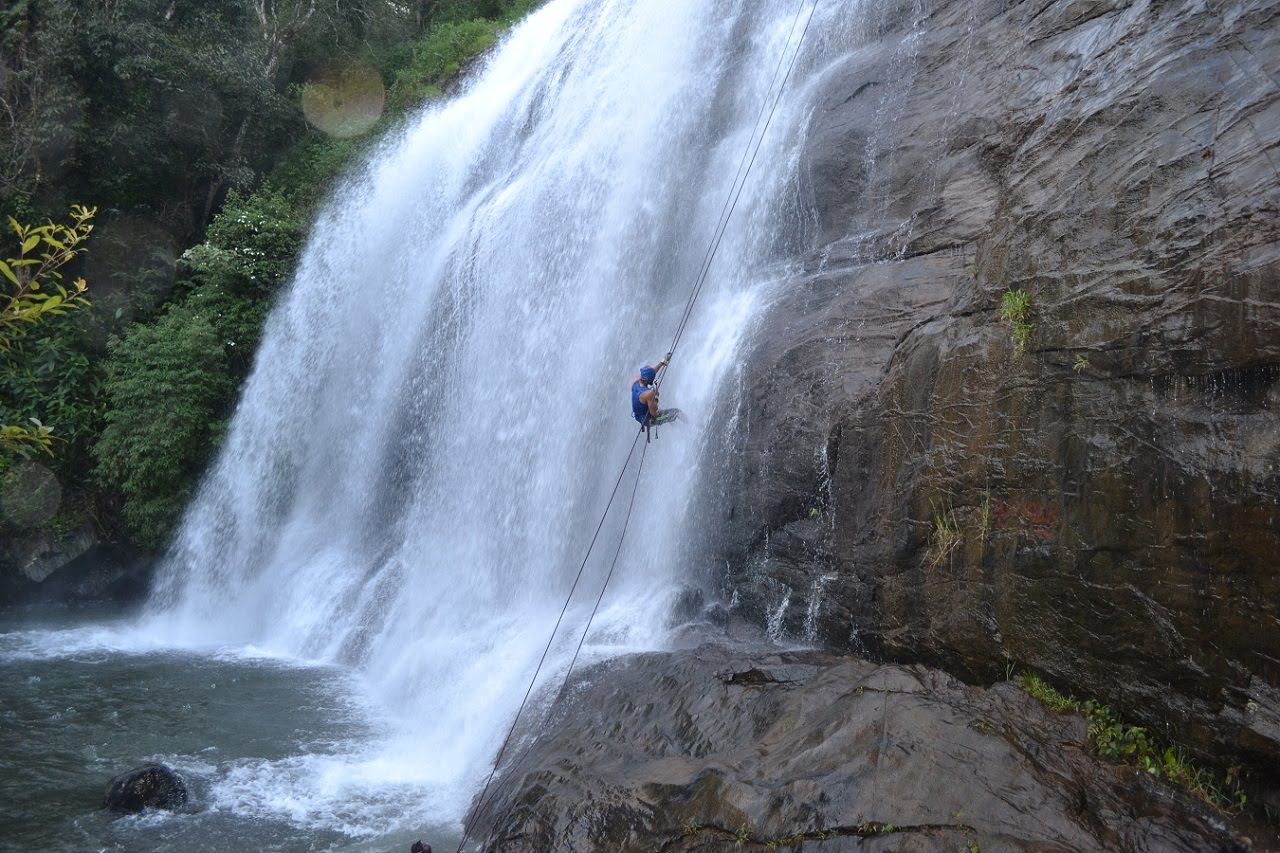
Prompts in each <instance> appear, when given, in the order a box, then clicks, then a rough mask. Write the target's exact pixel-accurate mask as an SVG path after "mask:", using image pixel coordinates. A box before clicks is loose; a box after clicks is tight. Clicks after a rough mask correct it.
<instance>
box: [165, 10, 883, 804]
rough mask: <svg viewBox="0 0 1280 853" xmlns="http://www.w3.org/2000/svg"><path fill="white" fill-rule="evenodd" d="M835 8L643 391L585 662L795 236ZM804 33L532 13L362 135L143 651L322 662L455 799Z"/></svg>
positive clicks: (623, 449)
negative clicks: (658, 423) (213, 648)
mask: <svg viewBox="0 0 1280 853" xmlns="http://www.w3.org/2000/svg"><path fill="white" fill-rule="evenodd" d="M858 5H859V4H857V3H844V4H827V6H828V7H829V8H825V9H823V10H821V12H820V13H819V20H816V21H815V23H814V28H815V32H817V31H820V32H821V35H820V36H815V37H814V38H813V39H812V40H811V41H807V42H806V43H805V54H804V56H803V57H802V59H801V62H800V63H799V64H798V66H797V69H796V76H795V77H793V79H792V81H791V82H790V83H789V84H788V89H787V97H786V98H785V99H784V101H783V103H782V105H781V107H780V108H779V112H778V115H777V116H776V117H775V118H774V124H773V127H772V129H771V131H770V133H769V134H768V135H767V137H766V138H765V140H764V147H763V149H762V151H761V153H760V157H759V160H758V162H757V163H756V166H755V171H754V172H753V174H752V175H751V179H750V181H749V182H748V183H747V185H746V188H745V192H744V194H743V197H742V200H741V202H740V204H739V205H738V208H737V212H736V214H735V218H734V220H733V223H732V226H731V227H730V228H729V230H728V233H727V235H726V237H725V240H724V244H723V245H722V246H721V248H720V252H719V255H718V257H717V259H716V262H715V266H714V267H713V269H712V272H711V275H710V279H709V283H708V285H707V288H706V290H705V291H704V293H703V295H702V296H701V299H700V301H699V303H698V307H697V310H696V311H695V313H694V316H693V320H692V324H691V326H690V328H689V330H688V332H687V334H686V336H685V338H684V340H683V342H682V345H681V348H680V351H679V352H678V357H677V360H676V362H675V365H674V369H673V370H672V372H671V373H670V376H669V381H667V382H666V384H665V385H664V387H663V390H664V393H665V394H666V396H667V398H668V399H670V400H672V401H676V402H678V404H679V405H680V406H681V407H682V408H684V409H685V411H686V412H688V413H690V414H691V415H692V422H691V423H689V424H687V425H685V426H682V427H676V428H667V429H666V430H665V431H664V433H663V435H662V437H661V440H660V441H659V442H658V443H657V444H655V445H653V446H651V448H650V449H649V451H648V455H647V459H646V463H645V464H646V468H645V472H644V482H643V483H642V485H641V488H640V490H639V494H638V497H637V499H636V505H635V511H634V516H633V523H632V527H631V529H630V532H629V536H628V539H627V541H626V545H625V547H624V549H623V551H622V556H621V561H620V563H619V566H618V571H617V575H616V576H615V580H614V584H613V586H611V588H610V594H609V595H608V596H607V597H606V599H605V602H604V606H603V608H602V611H601V615H600V616H599V617H597V621H596V622H595V628H594V629H593V636H592V638H591V639H592V643H591V644H589V646H590V648H592V649H593V650H594V654H596V655H599V654H607V653H609V652H610V651H615V650H623V649H635V648H651V647H654V646H657V645H660V644H661V642H662V632H663V617H664V609H665V607H666V605H667V602H668V601H669V599H670V595H671V593H672V592H673V591H674V590H675V589H676V588H677V585H678V584H679V582H680V581H681V579H682V577H683V576H685V575H686V574H687V573H688V572H689V571H690V570H691V567H690V566H689V565H687V563H686V561H685V560H684V559H683V555H686V554H687V553H688V552H689V549H690V548H691V547H692V545H693V544H695V543H696V541H697V539H698V536H699V533H700V531H701V530H702V527H701V524H700V520H699V519H698V518H697V517H696V513H695V512H692V511H691V509H690V508H691V507H693V506H694V505H695V500H694V498H695V493H696V489H697V487H698V483H699V478H700V473H699V462H700V460H705V459H706V458H708V454H706V453H705V452H704V451H705V449H706V442H709V441H714V440H716V437H717V436H719V435H720V434H721V433H719V432H717V431H716V430H711V429H709V428H708V422H707V421H708V419H709V416H710V413H711V412H712V410H713V403H714V402H715V400H716V399H717V394H718V393H719V392H718V389H719V388H720V387H721V385H722V383H723V382H724V380H725V378H726V377H730V376H736V374H735V357H736V354H737V352H738V347H739V343H740V342H741V341H742V339H743V338H744V336H745V335H746V334H748V332H749V328H750V323H751V319H752V316H753V312H754V311H755V309H756V308H757V306H758V304H759V303H760V302H761V301H762V300H763V299H765V298H766V296H767V293H768V289H769V285H770V284H771V283H772V282H775V281H779V280H781V279H782V278H783V277H784V275H785V269H786V256H787V249H788V247H790V246H793V245H794V244H795V242H796V241H797V240H802V239H804V234H805V222H804V219H803V217H802V216H801V215H800V214H799V210H800V205H799V204H798V203H797V201H796V193H795V186H796V171H797V169H796V164H797V161H798V152H799V147H800V144H801V142H802V130H801V129H802V128H803V127H804V126H805V124H806V122H805V121H804V118H805V115H806V109H807V107H806V105H805V93H806V91H807V90H806V80H808V79H809V78H810V77H812V75H813V73H814V71H815V69H819V68H820V67H821V65H822V62H823V61H824V57H825V56H828V55H829V54H830V52H832V51H834V50H837V49H838V46H839V43H840V39H841V33H845V32H847V30H848V28H849V27H850V26H852V22H853V21H854V20H855V19H856V16H855V15H853V14H852V13H851V12H852V11H853V10H856V8H857V7H858ZM840 7H843V8H840ZM807 11H808V8H807V5H806V4H803V3H800V4H791V3H788V4H760V3H752V2H736V3H717V4H708V5H702V4H698V5H695V4H688V3H684V2H653V0H627V1H626V2H623V0H617V1H616V2H609V1H608V0H601V2H592V0H553V2H551V3H548V4H547V5H546V6H544V7H543V8H542V9H541V10H539V11H538V12H536V13H534V14H533V15H532V16H531V17H530V19H529V20H528V21H526V22H525V23H524V24H522V25H521V26H520V27H519V28H518V29H517V30H516V31H515V32H514V33H513V34H512V35H511V36H510V37H509V38H508V39H507V41H506V42H505V43H504V44H503V45H502V46H501V47H500V48H499V49H497V50H496V51H494V53H493V54H492V55H491V57H490V58H489V59H488V60H487V62H486V63H485V66H484V68H483V69H482V70H481V71H480V73H479V74H478V75H476V77H475V78H474V79H473V80H472V81H471V82H470V83H469V84H468V85H467V86H466V87H465V88H464V90H463V91H462V92H461V94H459V95H458V96H457V97H456V98H454V99H453V100H451V101H449V102H447V103H444V104H441V105H438V106H433V107H431V108H429V109H428V110H426V111H425V112H424V113H423V114H422V115H421V116H419V117H417V118H416V119H415V120H414V121H412V122H411V123H409V125H407V126H406V127H405V128H404V129H403V131H402V132H400V133H398V134H396V135H395V136H394V137H393V138H391V139H389V140H388V141H387V142H386V143H385V144H384V145H383V146H382V149H381V150H380V152H379V153H378V154H377V156H376V157H374V158H373V160H372V162H371V163H370V164H369V165H368V167H367V168H366V169H365V170H364V171H363V172H362V173H361V174H359V175H357V176H355V177H354V178H353V179H351V180H350V181H348V182H347V183H346V185H345V186H344V187H343V188H342V189H341V191H340V192H339V193H338V194H337V195H336V197H335V198H334V199H333V201H332V202H331V203H330V204H329V206H328V208H327V210H326V211H325V212H324V213H323V215H322V216H321V217H320V219H319V221H318V222H317V223H316V226H315V228H314V231H313V233H312V237H311V240H310V243H309V246H308V248H307V249H306V251H305V253H304V255H303V258H302V260H301V263H300V267H299V270H298V273H297V277H296V281H295V283H294V284H293V286H292V288H291V290H290V292H289V293H288V295H287V296H286V297H285V298H284V299H283V301H282V302H281V304H280V305H279V306H278V307H277V308H276V310H275V312H274V313H273V315H272V317H271V319H270V321H269V323H268V329H267V333H266V336H265V339H264V342H263V345H262V348H261V351H260V353H259V354H258V358H257V365H256V368H255V370H254V373H253V375H252V377H251V378H250V380H249V382H248V384H247V387H246V390H245V392H244V396H243V399H242V401H241V403H240V405H239V408H238V411H237V413H236V416H235V419H234V422H233V424H232V426H231V428H230V432H229V435H228V438H227V441H226V445H225V448H224V449H223V451H222V454H221V456H220V458H219V460H218V462H217V463H216V465H215V467H214V469H213V470H212V471H211V473H210V474H209V475H208V476H207V478H206V481H205V482H204V484H203V486H202V488H201V489H200V493H199V495H198V497H197V499H196V501H195V502H194V504H193V506H192V508H191V509H190V511H189V513H188V516H187V518H186V521H185V523H184V525H183V527H182V530H181V532H180V534H179V536H178V537H177V540H176V542H175V544H174V546H173V548H172V550H171V552H170V554H169V556H168V558H167V561H166V564H165V567H164V569H163V571H162V577H161V581H160V583H159V585H158V589H157V592H156V593H155V595H154V598H153V601H152V603H151V606H150V615H149V619H148V630H150V631H152V632H154V633H155V634H156V635H157V636H162V637H164V638H165V640H166V642H168V641H175V640H176V641H177V642H180V643H184V644H188V643H189V644H195V645H206V644H253V645H255V646H258V647H263V648H266V649H269V650H273V651H279V652H282V653H284V654H288V655H293V656H300V657H304V658H308V659H315V660H322V661H333V662H338V663H341V664H344V665H349V666H352V667H354V668H356V669H357V670H358V671H360V672H361V673H362V674H363V677H364V679H365V681H366V682H367V683H368V685H369V690H370V693H371V694H372V696H373V698H374V699H376V700H377V701H379V702H380V703H382V704H383V705H384V706H386V707H387V708H388V709H390V710H391V711H392V712H393V713H400V714H401V715H402V717H403V718H404V719H403V729H404V732H405V735H406V736H405V738H404V743H402V744H400V747H399V750H400V751H398V752H397V755H398V756H400V757H402V758H403V759H405V762H406V764H407V765H408V766H411V767H412V768H413V769H412V770H411V773H413V774H416V775H418V776H420V775H421V774H426V775H427V776H429V777H430V778H431V779H434V780H436V781H439V782H442V783H449V782H451V781H457V780H461V781H463V782H466V783H468V784H470V783H471V782H473V781H474V779H475V778H476V777H477V776H478V775H479V774H481V773H482V772H483V769H484V767H485V765H486V763H487V762H488V761H489V760H490V759H491V757H492V755H493V753H494V750H495V749H496V746H497V744H498V741H499V740H500V738H501V736H502V734H503V732H504V731H505V727H506V724H507V723H508V722H509V721H510V719H511V715H512V714H514V712H515V708H516V706H517V704H518V703H519V701H520V697H521V696H522V695H523V692H524V689H525V687H526V686H527V682H528V679H529V677H530V674H531V673H532V672H533V670H534V666H535V664H536V662H537V659H538V655H539V654H540V652H541V649H542V645H543V644H544V643H545V642H546V640H547V637H548V635H549V633H550V630H551V627H552V625H553V623H554V621H555V619H556V616H557V614H558V612H559V609H560V607H561V605H562V604H563V602H564V599H565V596H566V594H567V592H568V591H569V588H570V585H571V583H572V581H573V577H574V574H575V572H576V571H577V568H578V565H579V563H580V561H581V559H582V555H583V554H584V552H585V550H586V547H587V543H588V541H589V539H590V536H591V534H592V532H593V530H594V529H595V525H596V523H597V521H598V519H599V517H600V513H601V512H602V510H603V509H604V507H605V504H606V501H607V498H608V495H609V490H610V488H611V487H612V485H613V481H614V478H615V477H616V476H617V474H618V472H619V470H620V467H621V464H622V461H623V460H624V459H625V458H626V456H627V451H628V447H629V446H630V444H631V442H632V441H633V439H634V437H635V434H636V426H635V424H634V422H633V421H631V420H630V419H629V416H628V409H627V402H628V401H627V382H628V379H629V377H630V376H631V375H632V374H633V373H634V372H635V369H636V367H637V366H638V365H639V364H641V363H642V362H643V361H645V360H647V359H653V358H656V357H657V356H658V355H660V354H661V352H662V351H663V350H664V349H665V348H666V346H667V343H668V341H669V340H670V335H671V334H672V333H673V332H674V330H675V328H676V325H677V323H678V321H679V318H680V315H681V312H682V310H683V308H684V303H685V300H686V298H687V297H688V294H689V292H690V289H691V287H692V284H693V282H694V280H695V278H696V276H697V272H698V269H699V267H700V265H701V263H702V261H703V258H704V253H705V251H706V248H707V245H708V241H709V239H710V237H711V235H712V233H713V229H714V226H715V223H716V221H717V218H718V216H719V214H720V211H721V209H722V205H723V203H724V199H725V195H726V193H727V192H728V191H729V188H730V187H731V186H732V184H733V180H734V174H735V170H737V168H738V166H739V162H740V158H741V156H742V152H743V151H744V150H746V148H747V145H748V142H749V139H750V137H751V135H752V133H753V125H754V124H755V123H756V122H757V120H758V118H759V117H760V115H761V112H760V111H761V108H762V106H763V105H765V104H766V102H767V100H766V99H767V95H768V93H769V90H770V86H771V85H774V75H775V69H777V68H778V67H779V66H778V61H779V59H780V58H781V57H784V56H785V55H786V53H785V51H786V50H787V45H788V44H791V45H794V44H795V39H796V38H797V37H798V34H799V33H798V29H797V21H799V23H800V24H802V23H803V18H797V13H798V12H803V13H806V14H807ZM823 16H825V17H826V18H827V19H828V20H825V21H823V20H821V18H822V17H823ZM789 40H790V41H789ZM783 70H784V71H785V66H784V67H783ZM630 485H631V480H630V479H628V480H627V481H625V482H624V483H623V491H622V492H621V495H622V499H621V500H620V501H619V507H620V508H621V507H623V506H625V502H626V497H627V495H628V493H629V489H630ZM610 519H611V521H610V524H609V525H606V528H605V530H604V533H603V534H602V540H601V541H602V543H604V544H603V545H602V546H601V547H600V548H599V549H598V550H597V552H596V558H594V559H593V561H592V563H591V564H590V565H589V566H588V571H587V574H586V576H585V580H584V586H583V587H582V588H581V590H580V591H579V593H578V595H577V596H576V597H575V606H574V609H572V610H571V611H570V617H569V620H568V625H569V630H567V631H565V632H563V633H562V634H561V637H560V639H559V641H558V642H557V647H556V655H557V656H556V657H554V658H553V665H552V666H551V667H550V674H549V675H548V676H546V677H554V673H556V672H557V671H559V672H562V671H563V667H564V666H565V664H566V662H567V656H568V654H570V653H571V652H572V648H573V644H574V643H576V639H577V634H578V633H579V632H580V631H581V629H582V626H583V624H584V621H585V618H586V615H587V611H588V609H589V607H590V605H591V603H592V602H593V601H594V599H595V596H596V594H597V592H598V590H599V587H600V583H601V582H602V580H603V576H604V571H605V568H606V566H607V558H608V557H611V556H612V553H613V548H614V543H616V541H617V536H618V533H619V530H620V517H619V514H616V513H615V514H614V515H612V516H610ZM406 745H407V748H406ZM428 757H429V760H427V759H428Z"/></svg>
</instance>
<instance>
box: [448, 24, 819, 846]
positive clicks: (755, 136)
mask: <svg viewBox="0 0 1280 853" xmlns="http://www.w3.org/2000/svg"><path fill="white" fill-rule="evenodd" d="M806 2H808V0H799V3H798V4H797V8H796V17H795V19H794V20H793V21H792V22H791V29H790V31H789V32H788V33H787V41H786V43H785V44H784V45H783V49H782V53H781V54H780V56H779V57H778V65H777V67H776V68H775V69H774V72H773V80H771V81H770V83H769V89H770V91H772V89H773V85H774V83H776V82H777V80H778V73H779V72H780V71H781V70H782V63H783V61H784V60H785V59H786V56H787V53H788V48H790V47H791V39H792V37H793V36H794V35H795V31H796V27H797V26H798V25H799V23H800V17H801V15H802V13H803V12H804V6H805V3H806ZM818 2H819V0H813V5H812V6H810V8H809V16H808V18H807V19H806V21H805V25H804V29H802V30H801V31H800V38H799V40H798V41H797V42H796V47H795V50H794V52H792V53H791V62H790V64H789V65H788V66H787V73H786V75H785V76H784V77H783V78H782V83H781V84H780V85H779V86H778V90H777V93H776V94H775V95H774V97H773V102H772V104H770V103H769V99H768V98H766V99H765V102H764V104H762V105H761V107H760V113H759V115H757V116H756V124H755V127H754V128H753V129H752V132H751V136H750V137H749V138H748V140H747V147H746V149H745V150H744V151H743V153H742V159H741V160H740V161H739V162H738V171H737V173H736V174H735V175H734V179H733V184H732V185H731V186H730V189H729V194H728V196H726V198H725V202H724V206H723V207H721V209H720V218H719V221H718V222H717V223H716V228H715V231H714V232H713V233H712V239H711V243H710V244H709V245H708V246H707V251H706V254H705V255H704V256H703V260H702V266H701V268H700V269H699V271H698V276H697V278H696V279H695V281H694V286H693V291H692V293H690V294H689V300H688V302H686V303H685V308H684V313H683V314H682V316H681V317H680V323H679V325H678V326H677V328H676V333H675V337H674V338H673V339H672V341H671V346H670V347H668V348H667V357H666V359H664V361H666V362H668V363H666V364H663V365H661V366H660V367H659V368H658V372H657V375H656V377H655V379H654V382H653V388H654V391H655V393H656V392H657V390H658V388H659V386H660V385H661V384H662V380H663V378H664V376H665V375H666V370H667V368H668V367H669V366H670V364H669V361H670V358H671V356H672V354H674V353H675V350H676V347H677V346H678V345H679V343H680V339H681V338H682V337H683V336H684V332H685V329H686V327H687V326H688V324H689V318H690V317H691V316H692V315H693V307H694V303H696V302H697V301H698V296H699V295H700V294H701V293H702V288H703V285H705V284H706V281H707V275H708V273H709V272H710V270H711V263H712V262H713V261H714V260H715V257H716V253H717V252H718V251H719V249H720V242H721V240H723V239H724V234H725V231H726V230H727V229H728V227H729V221H730V219H731V218H732V217H733V213H734V211H735V210H736V209H737V207H738V200H739V199H740V198H741V197H742V191H743V189H744V188H745V187H746V183H747V178H748V177H749V176H750V175H751V169H752V168H753V167H754V166H755V162H756V157H757V156H758V155H759V153H760V146H761V145H762V144H763V143H764V136H765V133H766V132H767V131H768V130H769V125H770V123H771V122H772V121H773V115H774V113H775V112H776V111H777V109H778V104H779V103H780V102H781V100H782V93H783V91H784V90H785V89H786V86H787V81H788V80H790V79H791V72H792V71H793V70H794V69H795V64H796V59H797V58H798V57H799V56H800V49H801V47H803V46H804V38H805V36H806V35H807V34H808V32H809V25H810V24H812V23H813V15H814V12H816V11H817V8H818ZM766 107H767V108H768V115H767V117H766V115H765V109H766ZM762 118H763V119H764V125H763V127H762V126H761V123H760V122H761V119H762ZM757 131H758V133H757ZM753 143H754V148H753ZM748 155H750V156H749V157H748ZM642 434H643V435H644V437H645V446H644V447H643V448H642V449H641V451H640V461H639V463H638V464H637V465H636V476H635V483H634V484H633V485H632V487H631V500H630V502H629V503H628V504H627V512H626V515H625V517H624V520H623V523H622V533H621V535H620V536H619V537H618V547H617V549H616V550H615V551H614V554H613V561H612V562H611V563H610V564H609V571H608V572H607V573H606V575H605V579H604V583H603V584H601V586H600V594H599V595H597V596H596V602H595V605H594V606H593V607H592V608H591V615H590V616H588V617H587V624H586V626H585V627H584V628H583V629H582V636H581V637H579V639H578V645H577V648H576V649H575V650H574V653H573V658H572V660H570V662H569V666H568V668H567V669H566V670H565V674H564V678H563V679H562V685H563V684H568V682H569V676H570V675H572V674H573V667H574V665H575V664H576V663H577V662H578V654H579V653H580V652H581V651H582V646H583V643H585V642H586V639H587V633H588V632H589V631H590V630H591V623H592V622H593V621H594V620H595V617H596V613H597V612H599V609H600V603H601V602H602V601H603V600H604V594H605V591H606V590H607V589H608V588H609V581H611V580H612V579H613V571H614V568H615V567H616V566H617V564H618V558H619V556H620V555H621V554H622V543H623V541H625V539H626V535H627V528H628V527H629V526H630V524H631V512H632V510H633V509H634V508H635V501H636V493H637V491H638V490H639V487H640V475H641V474H642V473H643V471H644V457H645V453H647V452H648V445H649V442H650V440H651V439H652V440H655V441H656V440H657V437H658V436H657V433H656V432H651V425H650V424H649V423H647V422H646V423H644V424H641V426H640V431H639V432H638V433H636V437H635V439H633V440H632V442H631V450H630V451H628V453H627V458H626V461H625V462H623V464H622V471H621V472H620V473H619V474H618V479H617V482H615V483H614V485H613V491H612V492H611V493H610V494H609V500H608V501H607V502H606V503H605V508H604V514H603V515H601V517H600V523H599V524H598V525H596V531H595V533H594V534H593V535H592V537H591V542H590V543H589V544H588V545H587V553H586V555H585V556H583V558H582V564H581V565H580V566H579V567H578V574H577V575H576V576H575V577H574V579H573V584H572V585H571V586H570V587H569V594H568V595H567V596H566V597H565V602H564V607H562V608H561V610H560V615H559V617H557V619H556V624H555V627H553V628H552V629H551V636H550V637H549V638H548V639H547V645H546V647H545V648H544V649H543V650H542V657H541V658H540V659H539V660H538V666H537V667H536V668H535V669H534V672H533V678H531V679H530V680H529V687H528V689H527V690H525V694H524V698H523V699H522V700H521V701H520V707H519V708H517V709H516V715H515V719H513V720H512V721H511V727H510V728H509V729H508V730H507V735H506V737H505V738H503V741H502V746H501V748H499V750H498V755H497V757H496V758H495V759H494V761H493V768H492V769H491V770H490V771H489V777H488V778H487V779H486V780H485V783H484V788H482V789H481V791H480V795H479V796H478V797H477V798H476V801H475V805H474V806H472V808H471V810H470V811H469V813H468V817H469V818H472V819H471V820H466V819H464V821H463V835H462V840H461V841H459V842H458V849H457V853H462V848H463V847H464V846H465V845H466V843H467V839H468V838H470V837H471V829H470V825H472V824H474V822H475V821H474V818H478V817H479V816H480V815H481V814H483V813H484V810H485V809H486V808H487V807H489V806H490V805H491V804H492V803H493V801H494V799H495V798H496V797H497V791H494V792H493V793H492V794H490V791H489V789H490V787H491V786H492V784H493V779H494V776H495V775H496V774H497V772H498V768H499V767H501V766H502V758H503V756H504V755H505V754H506V751H507V747H508V746H509V745H510V743H511V738H512V737H513V736H514V735H515V731H516V726H517V724H519V722H520V717H521V715H522V714H523V713H524V710H525V708H526V706H527V705H528V703H529V697H530V696H531V695H532V694H533V688H534V685H535V684H537V681H538V676H539V675H540V674H541V673H542V667H543V664H545V663H546V660H547V655H548V654H550V652H551V645H552V643H553V642H554V641H555V638H556V634H558V633H559V631H560V625H561V624H562V623H563V621H564V616H565V613H567V612H568V610H569V603H570V602H571V601H572V600H573V594H574V592H576V591H577V589H578V583H579V581H581V580H582V575H583V572H584V571H585V570H586V567H587V561H588V560H589V559H590V558H591V552H592V551H593V550H594V549H595V545H596V541H597V539H599V537H600V531H601V530H602V529H603V528H604V523H605V519H607V518H608V517H609V510H610V509H612V508H613V501H614V498H616V497H617V494H618V489H619V488H620V487H621V486H622V481H623V479H624V478H625V477H626V473H627V469H628V468H629V467H630V466H631V459H632V457H634V456H635V453H636V447H637V446H638V445H639V444H640V436H641V435H642ZM562 689H563V687H562ZM530 746H532V744H530ZM528 755H529V747H526V748H525V750H524V752H523V753H522V754H521V755H520V757H519V758H517V759H516V760H515V761H514V762H513V763H512V766H511V768H510V769H509V771H508V778H514V775H515V770H516V769H517V768H519V767H520V765H521V764H522V763H523V762H524V760H525V758H527V757H528Z"/></svg>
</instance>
